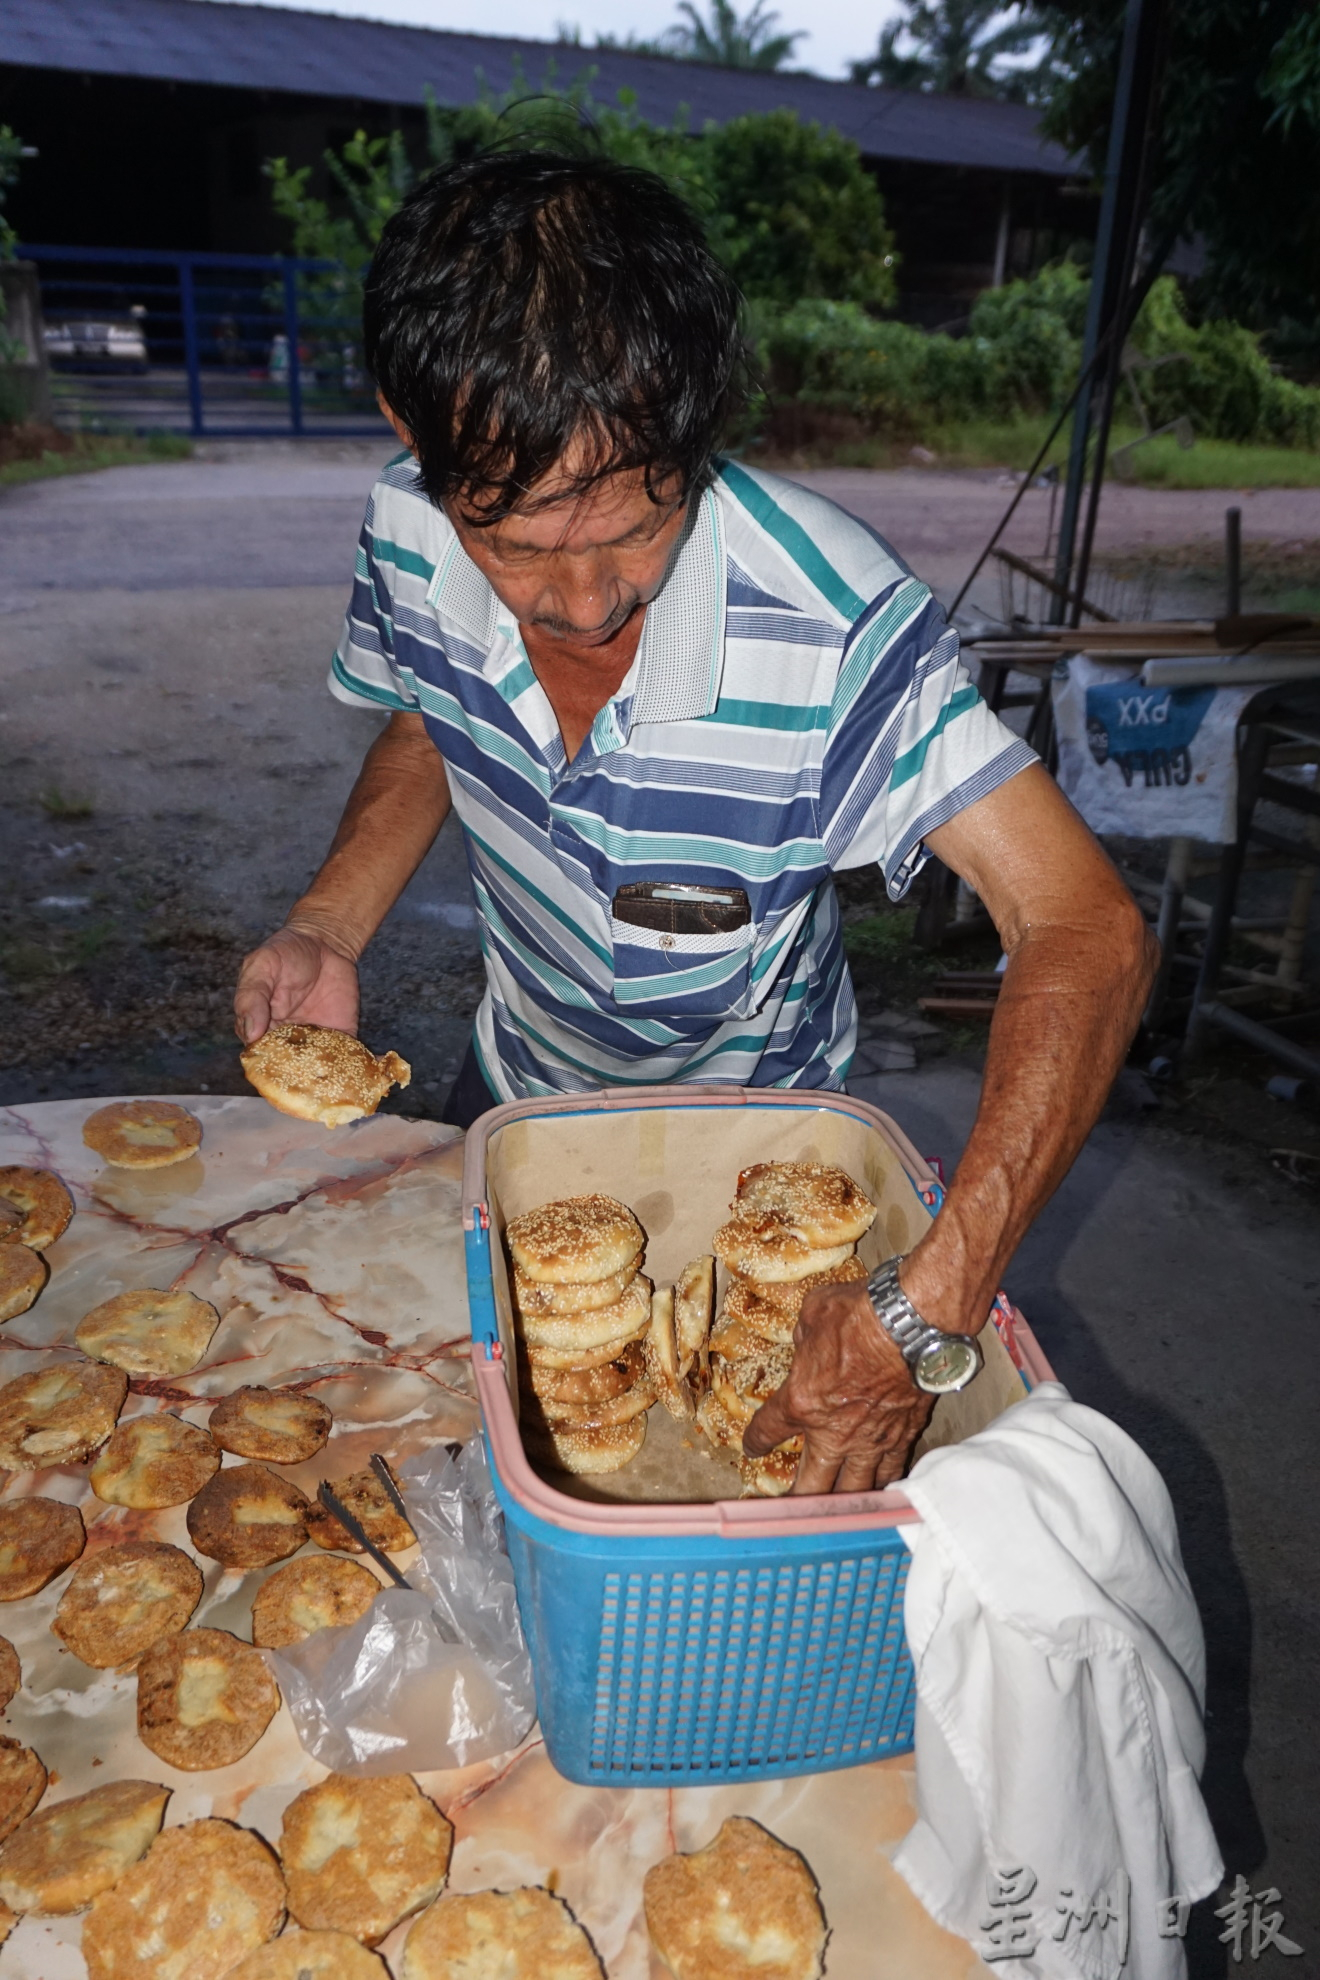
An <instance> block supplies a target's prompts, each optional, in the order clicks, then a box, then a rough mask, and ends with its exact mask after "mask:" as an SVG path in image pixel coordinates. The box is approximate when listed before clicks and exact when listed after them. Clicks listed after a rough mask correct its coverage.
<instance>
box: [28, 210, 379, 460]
mask: <svg viewBox="0 0 1320 1980" xmlns="http://www.w3.org/2000/svg"><path fill="white" fill-rule="evenodd" d="M18 252H19V254H20V256H21V257H23V258H24V259H25V260H28V261H34V262H35V263H36V264H37V267H38V269H39V271H40V276H41V294H42V310H43V314H44V316H45V319H46V348H47V352H48V355H49V357H50V362H51V393H52V401H53V408H54V415H55V418H56V420H57V421H58V422H59V424H60V425H62V426H68V427H77V428H81V429H83V430H85V431H100V432H133V433H187V434H192V435H196V436H212V437H230V438H261V437H266V436H280V435H288V434H301V435H309V436H314V435H320V436H323V437H326V438H330V437H334V436H346V437H347V436H360V437H370V438H374V437H376V436H377V435H379V434H381V433H382V432H383V430H384V422H383V420H382V418H381V415H380V412H379V410H378V408H377V406H376V401H375V393H374V390H373V388H372V386H371V383H370V381H369V379H368V378H367V377H366V375H365V372H364V370H363V367H362V359H361V350H360V346H359V345H358V343H357V341H356V336H357V332H356V328H355V324H354V320H353V318H354V312H353V310H352V307H351V293H352V292H351V287H350V285H348V284H347V283H346V282H345V280H344V275H343V271H342V269H340V268H339V267H338V265H337V264H336V263H333V262H325V261H306V260H298V259H296V258H293V257H288V258H285V257H283V256H279V255H257V254H173V253H166V252H162V251H160V250H157V249H147V248H77V247H43V246H35V247H32V246H28V245H26V244H24V245H23V246H21V247H20V248H19V250H18ZM337 294H342V296H343V298H344V300H343V304H342V306H339V307H336V306H335V305H336V298H337Z"/></svg>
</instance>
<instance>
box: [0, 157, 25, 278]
mask: <svg viewBox="0 0 1320 1980" xmlns="http://www.w3.org/2000/svg"><path fill="white" fill-rule="evenodd" d="M26 151H27V146H26V145H25V144H24V143H23V140H22V138H21V137H20V136H19V135H18V132H17V131H13V130H11V129H10V128H9V125H8V124H0V261H12V260H13V258H14V249H15V247H16V246H17V245H18V235H17V234H16V233H15V232H14V229H13V227H12V226H11V225H10V223H9V221H8V220H7V219H6V217H5V194H6V193H7V191H8V190H9V188H10V186H13V185H17V183H18V162H19V160H20V158H22V157H23V156H24V154H25V153H26Z"/></svg>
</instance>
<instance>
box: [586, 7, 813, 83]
mask: <svg viewBox="0 0 1320 1980" xmlns="http://www.w3.org/2000/svg"><path fill="white" fill-rule="evenodd" d="M678 12H679V13H680V14H682V15H683V17H684V18H683V20H682V21H680V22H679V23H678V24H677V25H676V26H674V27H671V28H668V29H666V31H665V32H664V34H661V35H658V36H656V37H655V38H654V39H653V40H649V41H648V40H643V39H642V38H641V37H639V36H637V35H633V34H629V35H616V34H598V35H597V36H596V43H595V45H596V47H597V48H626V49H628V50H630V52H631V53H632V54H634V55H668V56H671V57H676V58H677V59H678V60H679V61H681V62H712V63H714V64H715V66H716V67H717V68H721V69H781V68H782V67H783V66H784V63H785V62H787V61H788V60H789V59H790V57H791V56H792V53H793V50H794V48H795V47H796V45H797V43H798V42H799V41H801V40H803V39H804V35H805V30H802V29H800V30H799V31H798V32H797V33H796V34H776V33H775V32H774V29H775V26H776V24H777V22H778V20H779V16H778V14H774V13H767V11H766V6H765V0H753V5H752V6H751V7H749V8H748V10H747V12H746V13H745V14H744V15H742V16H741V18H740V17H739V15H738V12H737V10H736V9H735V8H734V6H733V5H732V4H731V0H710V11H709V13H708V14H707V16H706V18H705V19H703V18H702V16H701V14H700V13H699V12H698V11H697V8H696V7H695V6H694V5H693V0H679V5H678ZM558 38H559V40H560V41H561V42H563V43H566V44H567V45H568V46H569V47H571V48H581V47H582V45H583V43H582V30H581V28H577V27H570V26H567V25H566V24H565V23H563V22H561V23H560V26H559V35H558Z"/></svg>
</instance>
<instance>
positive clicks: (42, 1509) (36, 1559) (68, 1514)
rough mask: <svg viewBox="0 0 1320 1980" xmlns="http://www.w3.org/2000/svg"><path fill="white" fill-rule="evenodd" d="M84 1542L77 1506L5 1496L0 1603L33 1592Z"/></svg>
mask: <svg viewBox="0 0 1320 1980" xmlns="http://www.w3.org/2000/svg"><path fill="white" fill-rule="evenodd" d="M86 1545H87V1530H86V1528H85V1527H84V1526H83V1521H82V1514H81V1513H80V1512H79V1510H78V1508H77V1506H66V1505H64V1504H62V1503H61V1501H60V1500H58V1499H7V1500H6V1501H5V1503H4V1504H3V1505H0V1602H17V1601H18V1600H20V1598H21V1597H22V1596H24V1595H35V1594H36V1592H37V1590H38V1589H39V1588H44V1587H45V1586H46V1583H47V1582H48V1581H53V1580H54V1579H55V1577H56V1575H57V1574H62V1573H63V1572H64V1570H65V1568H66V1567H68V1565H69V1563H70V1562H71V1561H76V1560H77V1558H78V1556H79V1554H81V1552H82V1550H83V1548H84V1547H85V1546H86Z"/></svg>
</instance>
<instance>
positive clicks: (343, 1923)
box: [280, 1774, 454, 1946]
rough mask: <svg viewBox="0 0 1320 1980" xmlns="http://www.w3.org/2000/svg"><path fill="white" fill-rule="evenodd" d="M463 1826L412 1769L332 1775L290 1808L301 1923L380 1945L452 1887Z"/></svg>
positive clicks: (292, 1872)
mask: <svg viewBox="0 0 1320 1980" xmlns="http://www.w3.org/2000/svg"><path fill="white" fill-rule="evenodd" d="M453 1844H454V1831H453V1829H452V1828H451V1827H450V1825H449V1823H448V1822H447V1821H446V1820H445V1818H444V1816H443V1815H442V1814H441V1813H440V1810H439V1809H438V1808H437V1807H436V1805H435V1803H434V1802H433V1801H430V1800H428V1798H427V1797H426V1795H424V1794H423V1793H422V1791H421V1789H420V1788H419V1787H418V1785H417V1783H416V1781H415V1780H414V1779H413V1777H412V1775H411V1774H386V1775H384V1776H382V1777H380V1778H379V1779H376V1780H366V1781H363V1780H356V1779H352V1778H350V1777H349V1776H348V1775H347V1774H331V1775H330V1776H329V1778H328V1779H326V1780H324V1781H321V1782H319V1783H318V1784H317V1786H316V1787H311V1788H307V1789H306V1790H305V1791H304V1792H303V1793H302V1794H300V1795H298V1796H296V1797H295V1799H294V1800H293V1801H291V1802H290V1803H289V1805H288V1807H287V1808H286V1809H285V1811H284V1827H283V1830H282V1832H281V1835H280V1861H281V1862H282V1863H283V1865H284V1877H285V1882H286V1883H287V1884H288V1887H289V1911H290V1913H291V1914H292V1916H293V1917H294V1918H296V1919H297V1921H298V1923H299V1924H300V1925H305V1926H308V1927H309V1928H313V1929H316V1928H320V1929H325V1930H329V1931H335V1932H347V1933H349V1934H350V1935H351V1936H352V1937H353V1938H355V1939H360V1940H362V1942H363V1943H364V1944H365V1945H369V1946H374V1945H378V1944H379V1943H380V1941H381V1940H382V1939H383V1938H384V1937H385V1934H386V1933H387V1932H390V1931H392V1930H393V1929H394V1927H395V1926H396V1925H397V1924H398V1923H399V1921H400V1919H403V1918H407V1917H409V1916H410V1915H411V1913H413V1912H414V1911H420V1909H421V1907H422V1906H423V1905H424V1904H429V1903H430V1902H431V1900H432V1898H433V1897H435V1896H436V1895H437V1893H438V1892H439V1891H440V1890H442V1889H443V1887H444V1881H445V1878H446V1876H447V1875H448V1872H449V1854H450V1851H451V1850H452V1848H453Z"/></svg>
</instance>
